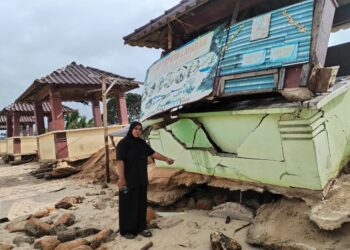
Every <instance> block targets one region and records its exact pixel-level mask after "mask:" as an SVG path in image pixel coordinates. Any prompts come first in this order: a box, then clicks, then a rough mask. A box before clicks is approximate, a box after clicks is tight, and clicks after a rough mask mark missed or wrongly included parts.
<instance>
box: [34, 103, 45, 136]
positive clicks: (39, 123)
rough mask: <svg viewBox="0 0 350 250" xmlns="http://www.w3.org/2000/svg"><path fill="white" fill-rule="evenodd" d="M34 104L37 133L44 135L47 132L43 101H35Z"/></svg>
mask: <svg viewBox="0 0 350 250" xmlns="http://www.w3.org/2000/svg"><path fill="white" fill-rule="evenodd" d="M33 106H34V115H35V126H36V134H37V135H42V134H45V123H44V111H43V105H42V102H41V101H35V102H34V103H33Z"/></svg>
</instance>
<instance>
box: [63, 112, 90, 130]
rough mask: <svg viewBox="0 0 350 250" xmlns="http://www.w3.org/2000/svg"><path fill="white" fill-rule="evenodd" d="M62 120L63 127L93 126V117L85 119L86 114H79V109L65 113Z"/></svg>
mask: <svg viewBox="0 0 350 250" xmlns="http://www.w3.org/2000/svg"><path fill="white" fill-rule="evenodd" d="M64 120H65V124H66V126H65V129H77V128H91V127H93V126H94V124H93V119H90V120H87V118H86V116H84V115H80V114H79V111H73V112H71V113H67V114H65V116H64Z"/></svg>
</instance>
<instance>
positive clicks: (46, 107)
mask: <svg viewBox="0 0 350 250" xmlns="http://www.w3.org/2000/svg"><path fill="white" fill-rule="evenodd" d="M43 111H44V113H50V112H51V107H50V103H49V102H43ZM72 111H73V109H71V108H69V107H67V106H65V105H63V112H72ZM4 112H34V107H33V105H32V104H30V103H12V104H10V105H8V106H7V107H5V108H3V110H2V112H1V113H4Z"/></svg>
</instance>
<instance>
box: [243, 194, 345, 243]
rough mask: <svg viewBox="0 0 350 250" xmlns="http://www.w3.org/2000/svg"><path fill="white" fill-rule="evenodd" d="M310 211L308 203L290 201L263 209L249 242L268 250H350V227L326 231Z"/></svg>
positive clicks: (258, 214) (251, 230) (254, 222)
mask: <svg viewBox="0 0 350 250" xmlns="http://www.w3.org/2000/svg"><path fill="white" fill-rule="evenodd" d="M309 210H310V208H309V207H308V206H307V205H306V203H305V202H303V201H301V200H297V199H286V198H282V199H280V200H278V201H277V202H275V203H270V204H265V205H263V206H261V207H260V208H259V209H258V211H257V215H256V217H255V219H254V220H253V224H252V225H251V226H250V228H249V230H248V234H247V242H248V243H250V244H253V245H259V246H263V247H264V248H266V249H293V250H298V249H300V250H305V249H310V250H311V249H349V246H350V237H349V232H350V224H344V225H343V227H342V228H340V229H337V230H334V231H324V230H322V229H320V228H319V227H318V226H317V225H316V224H315V223H313V222H312V221H310V219H309V217H308V213H309Z"/></svg>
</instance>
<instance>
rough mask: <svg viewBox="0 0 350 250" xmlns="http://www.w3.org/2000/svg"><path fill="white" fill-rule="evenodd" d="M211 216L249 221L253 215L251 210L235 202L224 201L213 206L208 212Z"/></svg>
mask: <svg viewBox="0 0 350 250" xmlns="http://www.w3.org/2000/svg"><path fill="white" fill-rule="evenodd" d="M209 216H211V217H218V218H227V217H229V218H230V219H234V220H244V221H248V222H249V221H251V220H252V219H253V217H254V215H253V211H252V210H251V209H249V208H247V207H245V206H243V205H241V204H239V203H236V202H226V203H224V204H221V205H219V206H216V207H214V208H213V210H212V211H211V212H210V213H209Z"/></svg>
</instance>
